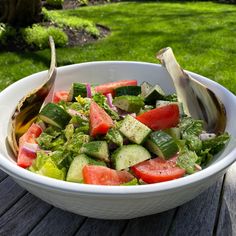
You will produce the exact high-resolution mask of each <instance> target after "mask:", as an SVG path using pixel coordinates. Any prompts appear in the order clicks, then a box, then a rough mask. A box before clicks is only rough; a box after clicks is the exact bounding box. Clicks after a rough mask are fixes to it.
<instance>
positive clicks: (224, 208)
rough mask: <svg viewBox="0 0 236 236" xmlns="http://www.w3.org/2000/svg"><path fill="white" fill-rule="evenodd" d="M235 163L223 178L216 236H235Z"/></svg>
mask: <svg viewBox="0 0 236 236" xmlns="http://www.w3.org/2000/svg"><path fill="white" fill-rule="evenodd" d="M235 180H236V163H235V164H234V165H233V166H231V167H230V169H229V170H228V172H227V173H226V176H225V182H224V188H223V195H222V204H221V209H220V213H219V220H218V222H216V223H217V225H216V235H217V236H225V235H229V236H231V235H236V201H235V199H236V181H235Z"/></svg>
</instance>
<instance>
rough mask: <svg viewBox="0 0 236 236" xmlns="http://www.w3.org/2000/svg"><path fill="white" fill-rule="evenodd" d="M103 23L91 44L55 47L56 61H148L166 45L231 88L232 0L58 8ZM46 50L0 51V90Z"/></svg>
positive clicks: (235, 41)
mask: <svg viewBox="0 0 236 236" xmlns="http://www.w3.org/2000/svg"><path fill="white" fill-rule="evenodd" d="M60 14H61V15H63V17H64V16H78V17H82V18H86V19H89V20H92V21H94V22H96V23H99V24H102V25H105V26H108V27H109V28H110V29H111V34H110V35H109V36H108V37H106V38H105V39H102V40H100V41H98V42H96V43H94V44H90V45H85V46H82V47H75V48H58V49H57V61H58V66H62V65H66V64H73V63H79V62H85V61H99V60H132V61H145V62H154V63H156V62H157V60H156V59H155V54H156V52H157V51H158V50H159V49H161V48H163V47H166V46H171V47H172V48H173V50H174V52H175V54H176V57H177V59H178V61H179V62H180V64H181V65H182V66H183V67H184V68H185V69H188V70H191V71H194V72H196V73H199V74H202V75H204V76H207V77H209V78H211V79H213V80H215V81H218V82H219V83H221V84H222V85H224V86H226V87H227V88H229V89H230V90H231V91H232V92H234V93H236V56H235V55H236V24H235V19H236V6H234V5H224V4H217V3H211V2H184V3H167V2H164V3H163V2H162V3H160V2H146V3H145V2H143V3H142V2H122V3H115V4H107V5H103V6H91V7H84V8H80V9H77V10H68V11H60ZM49 59H50V52H49V50H43V51H37V52H22V53H13V52H4V53H3V52H1V53H0V90H2V89H4V88H5V87H6V86H8V85H9V84H11V83H13V82H14V81H16V80H19V79H21V78H22V77H24V76H27V75H29V74H32V73H35V72H38V71H41V70H45V69H47V68H48V66H49Z"/></svg>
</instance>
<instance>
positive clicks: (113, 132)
mask: <svg viewBox="0 0 236 236" xmlns="http://www.w3.org/2000/svg"><path fill="white" fill-rule="evenodd" d="M105 139H106V140H107V141H108V142H112V143H114V144H116V145H118V146H119V147H120V146H122V145H123V136H122V135H121V133H120V132H119V130H117V129H114V128H112V129H110V130H109V131H108V133H107V134H106V136H105Z"/></svg>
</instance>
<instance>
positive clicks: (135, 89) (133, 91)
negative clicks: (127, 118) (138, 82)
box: [115, 86, 141, 97]
mask: <svg viewBox="0 0 236 236" xmlns="http://www.w3.org/2000/svg"><path fill="white" fill-rule="evenodd" d="M115 94H116V97H119V96H122V95H132V96H137V95H139V94H141V87H140V86H124V87H119V88H117V89H115Z"/></svg>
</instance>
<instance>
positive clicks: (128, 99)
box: [113, 95, 145, 113]
mask: <svg viewBox="0 0 236 236" xmlns="http://www.w3.org/2000/svg"><path fill="white" fill-rule="evenodd" d="M113 105H115V106H116V107H118V108H120V109H121V110H124V111H128V112H135V113H138V112H139V111H140V109H141V108H142V107H144V105H145V104H144V101H143V98H142V97H139V96H130V95H124V96H119V97H115V98H114V99H113Z"/></svg>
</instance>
